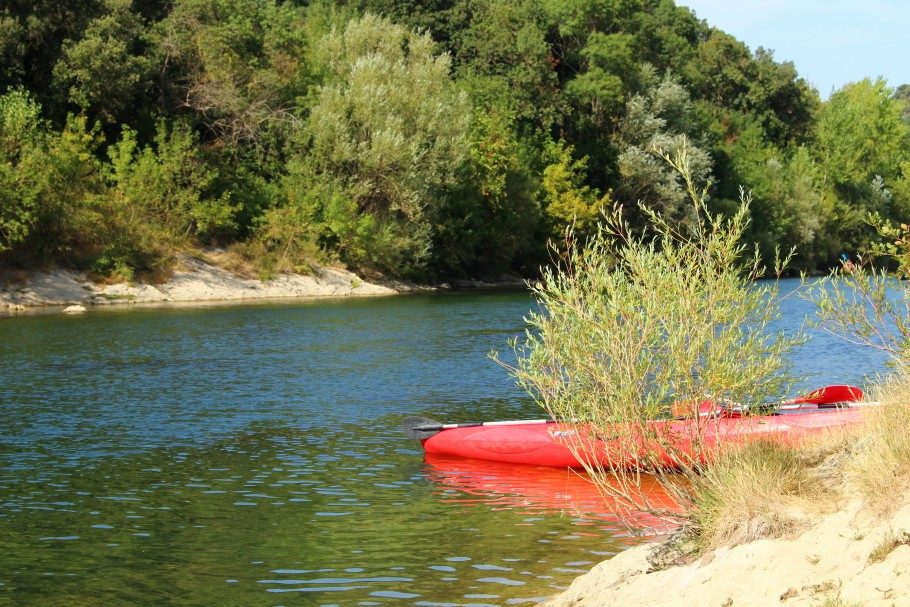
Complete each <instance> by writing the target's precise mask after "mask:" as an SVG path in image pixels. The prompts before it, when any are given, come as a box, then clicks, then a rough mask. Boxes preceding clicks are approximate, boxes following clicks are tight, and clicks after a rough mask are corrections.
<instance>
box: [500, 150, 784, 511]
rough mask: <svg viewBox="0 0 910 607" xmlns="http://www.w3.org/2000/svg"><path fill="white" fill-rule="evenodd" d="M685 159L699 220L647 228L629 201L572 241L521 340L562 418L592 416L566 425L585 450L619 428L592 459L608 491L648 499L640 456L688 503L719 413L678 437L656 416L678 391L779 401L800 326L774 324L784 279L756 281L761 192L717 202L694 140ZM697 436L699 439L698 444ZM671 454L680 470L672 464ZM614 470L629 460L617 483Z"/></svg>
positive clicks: (535, 392) (582, 453)
mask: <svg viewBox="0 0 910 607" xmlns="http://www.w3.org/2000/svg"><path fill="white" fill-rule="evenodd" d="M666 159H667V160H668V161H670V164H671V166H672V167H673V168H674V169H675V170H677V171H678V172H679V174H680V175H681V177H682V180H683V183H685V184H686V185H687V192H688V195H689V198H690V201H691V204H692V207H691V214H692V216H693V217H695V218H696V220H695V221H693V222H685V223H682V224H676V223H669V222H668V221H667V220H666V219H665V218H664V217H663V216H661V215H658V214H656V213H654V212H652V211H649V210H648V209H643V211H644V213H645V215H646V216H647V217H649V218H650V225H649V232H648V233H647V234H646V235H644V236H634V235H632V234H631V233H630V231H629V226H628V224H627V223H626V221H625V220H624V219H623V212H622V210H621V209H620V208H618V207H617V208H614V209H613V211H612V212H611V213H609V214H607V215H606V217H605V219H604V224H603V225H602V227H601V228H600V229H599V230H598V231H597V232H596V233H595V234H594V235H593V236H592V237H591V238H590V239H588V240H587V241H586V242H585V243H583V244H580V245H575V246H572V247H571V248H570V249H569V250H568V251H567V252H565V253H563V254H561V256H560V257H559V265H558V267H556V268H548V269H546V270H545V271H544V274H543V277H542V279H541V281H540V283H538V284H537V285H535V286H534V287H533V293H534V295H535V296H536V298H537V300H538V302H539V305H540V311H538V312H532V313H530V314H529V315H528V316H527V318H526V321H527V322H528V324H529V325H530V328H529V329H528V331H527V332H526V334H525V336H524V338H523V340H521V341H520V342H519V341H516V342H514V343H513V344H512V345H513V347H514V348H515V353H516V356H517V363H516V364H515V366H514V367H513V368H512V369H511V370H512V373H513V374H514V376H515V377H516V378H517V380H518V381H519V383H520V384H521V385H522V386H524V387H525V388H526V389H527V390H528V392H529V393H530V394H531V395H532V396H533V397H534V398H535V400H536V401H537V402H538V403H539V404H540V406H541V407H543V408H544V409H545V410H546V411H547V412H548V413H549V414H550V415H551V416H552V417H553V418H555V419H560V420H579V421H581V422H586V423H587V424H589V425H590V428H591V432H590V433H588V432H579V433H578V435H577V437H576V438H577V440H576V439H572V438H570V439H567V442H568V445H569V447H570V448H572V449H574V450H575V451H576V453H577V454H578V457H579V459H580V460H581V461H582V462H590V461H591V458H590V457H589V454H590V453H591V450H592V449H593V450H597V449H599V448H598V447H597V443H596V441H588V440H586V438H585V437H588V436H593V437H597V436H610V437H612V438H611V444H612V445H613V448H611V449H610V450H608V451H609V459H610V461H609V462H607V463H606V464H605V465H594V464H591V465H587V466H586V467H587V468H588V469H589V471H590V472H591V474H592V476H593V478H594V479H595V481H596V482H597V483H598V485H599V486H600V487H601V489H603V490H604V491H605V492H607V493H609V494H613V495H616V494H617V493H618V494H619V497H621V498H622V499H625V500H628V501H630V502H631V503H632V504H633V505H635V506H636V507H637V508H639V509H642V508H644V509H649V508H650V507H651V506H650V505H649V504H648V503H647V496H645V495H642V494H641V493H640V492H637V486H636V483H637V482H638V481H639V480H640V476H639V475H638V474H637V473H633V474H624V473H623V472H622V469H623V468H624V467H625V466H626V465H627V464H628V463H629V461H628V459H629V458H630V457H634V458H637V467H638V468H639V469H641V470H645V471H651V472H654V473H655V474H657V478H658V480H659V481H660V482H661V483H662V484H663V485H664V486H665V488H666V489H667V490H668V491H670V493H671V495H672V496H674V497H675V498H676V500H677V501H678V502H679V503H680V505H681V506H688V505H690V504H691V502H692V500H693V496H692V494H691V483H688V482H685V481H683V482H680V479H686V478H689V479H691V478H692V477H694V476H695V475H697V472H698V470H699V469H700V466H701V464H702V463H703V462H704V460H705V459H706V458H710V457H711V456H712V455H711V454H712V453H713V450H714V449H716V448H717V447H716V445H712V444H711V442H706V441H705V432H706V430H707V428H708V427H709V426H710V424H711V423H712V422H711V421H710V420H708V419H702V418H700V417H699V416H698V415H695V420H697V422H696V423H693V424H691V425H689V426H686V427H685V429H683V430H680V432H681V433H682V434H683V435H684V436H682V437H678V438H672V439H671V438H670V437H668V436H666V435H664V434H661V430H660V428H661V426H655V425H653V424H651V423H650V421H651V420H654V419H657V418H664V419H666V418H668V417H670V416H671V409H672V404H673V403H675V402H676V403H688V404H691V406H692V407H695V406H697V405H696V404H697V403H700V402H702V401H704V400H706V399H710V400H713V401H715V402H724V401H733V402H745V403H761V402H766V401H767V400H768V399H770V398H772V397H777V396H779V395H780V394H782V393H784V392H785V390H786V389H787V388H788V387H789V381H790V375H789V373H788V372H787V370H788V367H789V363H788V360H787V358H786V356H785V354H786V352H787V350H788V349H789V348H790V347H792V346H793V345H795V344H797V343H800V341H801V339H802V338H801V336H800V335H796V336H793V335H785V334H783V333H780V332H778V333H770V332H769V325H770V323H771V322H772V321H773V320H774V319H776V318H778V317H779V315H780V312H779V307H778V306H777V299H778V294H777V293H776V291H775V287H774V286H773V285H769V284H767V283H763V284H758V285H756V284H755V283H754V282H753V279H754V278H755V277H756V276H757V275H759V273H760V271H761V268H760V266H759V263H758V260H757V259H753V260H752V262H751V263H750V262H749V261H748V258H746V259H744V258H743V253H744V245H743V244H742V243H741V238H742V235H743V234H744V231H745V229H746V218H747V215H748V200H743V201H742V204H741V205H740V207H739V210H738V211H737V212H736V214H735V215H734V216H733V217H731V218H723V217H721V216H719V215H715V214H712V213H711V212H710V211H709V210H708V209H707V207H706V204H705V199H704V193H698V192H696V190H695V188H694V186H693V184H692V179H691V176H690V172H689V165H688V160H687V157H686V155H685V150H683V151H681V152H680V153H679V155H678V156H676V157H675V158H674V159H672V160H671V159H669V157H667V158H666ZM688 445H691V447H689V446H688ZM668 464H672V465H673V466H675V467H677V468H678V469H679V470H681V472H682V473H683V474H682V475H681V476H680V475H677V474H670V473H667V472H666V466H667V465H668ZM614 472H618V483H619V484H618V485H617V484H616V483H617V481H616V477H614V474H613V473H614Z"/></svg>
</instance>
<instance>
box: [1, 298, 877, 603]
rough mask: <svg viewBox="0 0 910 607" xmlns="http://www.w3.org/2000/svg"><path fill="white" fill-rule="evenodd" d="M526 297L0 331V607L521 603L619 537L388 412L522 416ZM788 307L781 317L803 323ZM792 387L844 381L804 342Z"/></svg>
mask: <svg viewBox="0 0 910 607" xmlns="http://www.w3.org/2000/svg"><path fill="white" fill-rule="evenodd" d="M531 306H532V301H531V299H530V298H529V296H528V295H527V294H526V293H498V294H441V295H428V296H406V297H392V298H379V299H370V300H352V301H351V300H349V301H332V302H319V303H292V304H282V305H250V306H233V307H209V308H183V309H154V310H105V311H99V312H92V313H89V314H86V315H84V316H81V317H67V316H62V315H36V316H23V317H15V318H2V319H0V415H2V422H0V550H2V555H0V605H17V606H19V605H23V606H24V605H68V606H81V605H86V606H88V605H104V604H110V605H127V604H128V605H137V606H144V605H149V606H151V605H156V606H157V605H252V606H258V605H262V606H276V605H287V606H290V605H345V606H350V605H427V606H431V605H520V604H532V603H535V602H537V601H539V600H540V599H542V598H544V597H546V596H548V595H551V594H553V593H555V592H557V591H558V590H559V589H561V588H563V587H565V586H566V585H567V584H568V583H570V582H571V580H572V579H573V578H574V577H575V576H577V575H578V574H580V573H583V572H585V571H586V570H587V569H589V568H590V567H591V566H592V565H593V564H595V563H596V562H598V561H600V560H603V559H604V558H606V557H608V556H609V555H611V554H614V553H615V552H617V551H619V550H622V549H623V548H624V547H626V546H628V545H629V544H630V543H634V542H636V541H638V540H637V539H636V538H634V537H630V536H629V535H628V534H627V533H625V532H624V531H623V529H622V527H620V526H619V525H618V524H616V523H615V522H614V521H612V520H611V518H610V515H609V513H608V512H603V511H602V510H603V508H602V507H600V505H599V503H598V501H597V499H596V496H595V495H593V494H592V492H591V491H590V490H589V488H588V487H587V486H586V485H585V484H584V483H580V482H579V479H578V478H577V477H576V476H574V475H572V474H569V473H566V472H565V471H556V470H548V469H533V468H531V469H527V468H521V467H514V466H501V465H489V466H483V465H481V466H477V465H472V464H471V463H470V462H459V461H447V460H429V461H425V459H424V456H423V453H422V451H421V450H420V449H419V445H418V444H416V443H414V442H411V441H409V440H408V439H406V438H405V437H404V436H403V435H402V434H401V432H400V430H399V424H400V422H401V419H402V417H403V416H405V415H412V414H421V415H426V416H429V417H434V418H437V419H442V420H447V421H467V420H475V419H496V418H510V417H511V418H515V417H528V416H530V417H539V416H540V413H539V411H537V410H536V409H535V406H534V404H533V403H532V402H531V401H530V400H529V399H528V397H527V396H526V395H524V394H523V393H521V392H520V391H519V390H518V389H517V388H516V387H515V386H514V385H513V384H512V382H511V380H510V379H509V377H508V376H507V374H506V373H505V371H503V370H502V369H501V368H499V367H498V366H497V365H496V364H494V363H493V362H491V361H490V360H489V359H488V358H487V357H486V354H487V352H489V351H490V350H491V349H494V348H496V349H504V348H506V341H507V339H509V338H510V337H513V336H515V335H517V334H519V333H520V332H521V331H522V330H523V326H524V325H523V321H522V317H523V315H524V314H525V313H526V312H527V311H528V310H529V309H530V308H531ZM810 312H811V309H809V307H808V305H807V304H805V303H804V302H801V301H800V300H798V299H791V300H789V301H788V302H787V303H786V318H785V321H784V325H785V326H788V327H793V326H796V325H798V324H799V323H800V322H801V320H802V318H803V317H804V316H805V315H806V314H807V313H810ZM794 362H795V364H796V367H797V371H798V372H799V373H801V374H802V375H804V376H805V379H804V381H803V382H802V384H801V386H800V388H801V389H810V388H812V387H817V386H821V385H825V384H830V383H841V382H852V383H862V382H863V377H864V375H865V374H866V373H869V372H874V371H876V370H878V369H881V363H882V361H881V359H880V357H877V356H876V355H875V354H874V353H871V352H864V351H859V350H857V349H856V348H853V347H849V346H847V345H846V344H843V343H841V342H839V341H837V340H835V339H833V338H831V337H828V336H826V335H824V334H819V335H816V336H815V339H814V340H813V342H811V343H810V344H809V345H808V346H806V347H805V348H802V349H801V350H800V351H799V352H797V353H796V355H795V357H794Z"/></svg>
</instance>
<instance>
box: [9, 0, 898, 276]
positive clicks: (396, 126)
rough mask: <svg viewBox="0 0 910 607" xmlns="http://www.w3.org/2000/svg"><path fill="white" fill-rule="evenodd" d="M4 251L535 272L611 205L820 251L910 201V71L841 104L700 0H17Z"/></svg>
mask: <svg viewBox="0 0 910 607" xmlns="http://www.w3.org/2000/svg"><path fill="white" fill-rule="evenodd" d="M0 93H2V96H0V261H3V262H5V263H6V264H16V265H20V266H25V267H35V266H37V265H44V264H52V263H56V264H63V265H68V266H73V267H78V268H84V269H89V270H92V271H94V272H96V273H99V274H102V275H119V276H121V277H127V278H129V277H131V276H132V275H133V273H134V272H136V271H142V270H154V269H157V268H161V267H164V266H167V265H168V264H170V263H171V262H172V261H173V256H174V254H175V252H177V251H179V250H181V249H183V248H188V247H196V246H200V245H206V246H216V245H217V246H230V247H231V248H232V250H233V251H235V252H237V253H238V254H240V255H242V256H244V257H246V258H248V259H251V260H254V261H255V262H256V263H257V264H258V265H259V266H260V268H262V269H263V270H264V271H265V272H267V273H269V272H275V271H281V270H295V269H297V270H299V269H301V268H303V267H305V266H306V265H307V264H308V263H310V262H311V261H313V260H317V261H325V260H331V259H337V260H340V261H342V262H344V263H346V264H348V265H350V266H352V267H355V268H357V269H360V270H366V271H379V272H383V273H387V274H392V275H399V276H409V277H415V278H419V279H430V280H432V279H439V278H443V277H457V276H495V275H498V274H500V273H503V272H507V271H518V272H526V273H530V272H533V271H534V269H535V268H536V267H537V266H538V264H540V263H541V262H543V261H545V260H546V258H547V253H546V243H547V241H548V240H549V239H551V238H554V237H557V238H558V237H559V235H560V234H561V232H562V230H563V229H564V227H565V225H566V224H567V223H568V222H571V221H574V222H575V224H576V228H577V230H578V231H579V232H580V233H581V234H582V235H584V234H585V233H586V232H587V233H590V231H591V230H592V229H594V227H595V226H596V223H597V221H598V218H599V209H600V208H601V207H603V206H610V205H612V204H613V203H615V202H619V203H623V204H624V205H625V207H624V208H625V209H626V213H628V215H629V219H630V221H631V223H632V225H633V226H634V225H636V224H638V222H640V217H638V212H637V210H636V203H637V202H638V201H643V202H645V203H646V204H648V205H651V206H652V207H655V208H657V209H659V210H661V211H662V212H664V213H666V214H667V215H669V216H672V217H675V218H679V219H685V217H686V215H687V213H689V212H690V210H689V208H688V206H687V204H686V202H685V195H684V191H683V189H682V185H681V183H680V182H679V180H678V177H677V176H676V175H675V174H674V173H673V172H672V171H671V170H669V168H668V167H667V166H666V165H665V164H664V163H663V161H662V160H661V159H660V158H659V157H658V156H657V155H656V154H655V152H654V150H655V149H660V150H664V151H665V152H667V153H673V152H675V151H676V150H679V149H681V147H682V146H683V145H686V146H688V148H689V159H690V161H691V164H692V171H693V174H694V175H695V176H696V178H697V179H698V180H699V181H700V182H701V183H709V182H710V184H711V185H710V190H709V191H710V195H711V205H712V207H713V208H714V209H715V210H720V211H724V210H725V209H732V208H734V205H735V202H734V201H736V200H737V199H738V197H739V188H740V186H742V187H744V188H746V189H748V190H751V191H752V193H753V196H754V200H753V203H752V207H751V215H752V216H751V227H750V233H749V235H748V236H749V238H750V239H751V240H752V241H754V242H756V243H757V246H758V247H759V248H760V251H761V253H762V254H763V255H764V256H766V257H770V256H771V255H772V254H773V251H774V249H775V247H781V248H784V249H788V248H790V247H791V246H795V247H797V257H796V264H797V266H798V267H799V268H806V269H812V268H816V267H823V266H827V265H830V264H832V263H835V262H836V260H837V258H838V257H839V255H840V254H841V253H844V252H846V253H847V254H850V255H853V254H855V253H856V252H858V251H861V250H862V249H863V248H864V247H866V246H867V245H868V244H869V242H870V240H871V239H872V237H873V232H872V230H871V228H869V227H868V224H867V222H866V219H867V217H868V215H869V214H870V213H877V214H879V215H880V216H881V217H882V218H885V219H893V220H898V221H906V220H907V219H908V218H910V135H908V126H907V123H906V122H905V118H906V115H907V98H908V90H907V87H906V86H902V87H899V89H898V91H897V92H894V91H892V90H891V89H889V88H888V86H887V84H886V83H885V82H883V81H881V80H864V81H861V82H858V83H852V84H848V85H847V86H845V87H844V88H842V89H841V90H839V91H837V92H835V93H834V94H833V95H832V96H831V98H830V100H829V101H828V102H824V103H822V102H821V101H820V99H819V96H818V93H817V92H816V91H815V90H814V89H813V88H812V87H811V86H810V85H809V84H808V83H807V82H806V81H805V80H803V79H802V78H800V77H799V76H798V74H797V73H796V71H795V69H794V67H793V65H792V64H790V63H779V62H776V61H775V60H774V58H773V56H772V54H771V53H770V52H768V51H765V50H763V49H758V50H757V51H755V52H750V50H749V49H748V48H747V47H746V46H745V45H743V44H742V43H741V42H739V41H737V40H736V39H734V38H733V37H731V36H730V35H728V34H725V33H724V32H722V31H719V30H717V29H714V28H711V27H709V26H708V25H707V24H706V23H705V22H704V21H700V20H698V19H696V17H695V16H694V15H693V14H692V13H691V12H690V11H689V10H688V9H685V8H682V7H677V6H675V4H674V3H673V2H672V0H594V1H592V0H423V1H421V2H411V1H408V2H405V1H403V0H352V1H351V2H339V3H329V2H314V3H308V4H307V3H303V2H301V3H291V2H276V1H275V0H133V1H130V0H79V1H72V0H45V1H42V2H32V1H30V0H11V1H10V2H6V3H4V7H3V8H0Z"/></svg>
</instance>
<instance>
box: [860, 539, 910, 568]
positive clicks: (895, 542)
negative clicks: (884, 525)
mask: <svg viewBox="0 0 910 607" xmlns="http://www.w3.org/2000/svg"><path fill="white" fill-rule="evenodd" d="M908 544H910V533H907V532H906V531H901V532H900V533H894V532H893V531H892V532H891V533H889V534H888V535H886V536H885V537H883V538H882V541H881V542H879V544H878V545H877V546H876V547H875V548H874V549H873V550H872V552H870V553H869V559H868V561H869V564H870V565H871V564H874V563H881V562H882V561H884V560H885V559H886V558H888V555H889V554H891V553H892V552H894V549H895V548H897V547H898V546H906V545H908Z"/></svg>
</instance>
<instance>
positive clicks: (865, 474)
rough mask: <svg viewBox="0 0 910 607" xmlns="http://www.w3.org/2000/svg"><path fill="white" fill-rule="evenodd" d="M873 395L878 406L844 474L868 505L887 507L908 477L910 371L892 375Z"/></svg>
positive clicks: (900, 491) (909, 476)
mask: <svg viewBox="0 0 910 607" xmlns="http://www.w3.org/2000/svg"><path fill="white" fill-rule="evenodd" d="M874 396H875V397H876V399H877V400H878V401H880V402H881V403H882V405H881V406H880V407H878V408H876V410H875V411H872V412H870V414H869V420H868V423H867V424H866V428H865V432H863V434H862V435H861V437H860V438H859V440H858V441H857V443H856V445H855V448H854V455H853V459H852V461H851V462H850V464H849V466H848V476H849V480H850V482H851V484H853V485H854V486H855V487H856V488H857V489H858V490H859V491H860V493H862V495H863V496H864V497H865V498H866V499H867V500H868V501H869V503H870V504H872V505H874V506H878V507H879V508H882V509H885V510H888V509H889V508H890V505H893V504H897V503H899V502H900V501H901V500H900V499H899V498H900V497H901V496H903V495H904V493H905V490H906V481H907V480H908V479H910V370H903V371H901V372H898V373H895V374H894V375H892V376H891V377H890V378H888V379H887V380H886V381H884V382H883V383H882V384H881V385H880V386H879V387H878V388H877V389H875V390H874Z"/></svg>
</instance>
